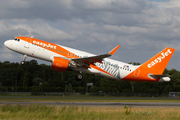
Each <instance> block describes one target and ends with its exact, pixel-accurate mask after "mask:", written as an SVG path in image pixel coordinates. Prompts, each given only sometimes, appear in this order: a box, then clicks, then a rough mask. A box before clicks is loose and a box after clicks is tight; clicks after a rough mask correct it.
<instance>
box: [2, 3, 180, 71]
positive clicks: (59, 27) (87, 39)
mask: <svg viewBox="0 0 180 120" xmlns="http://www.w3.org/2000/svg"><path fill="white" fill-rule="evenodd" d="M179 11H180V1H179V0H0V61H1V62H3V61H10V62H20V61H22V59H23V56H22V55H21V54H18V53H15V52H13V51H10V50H9V49H7V48H5V46H4V41H5V40H8V39H13V38H14V37H16V36H27V37H31V36H33V37H34V38H37V39H41V40H45V41H48V42H53V43H57V44H60V45H63V46H67V47H72V48H75V49H79V50H83V51H86V52H90V53H93V54H97V55H100V54H104V53H107V52H109V51H110V50H111V49H113V48H114V47H115V46H117V45H121V46H120V48H119V49H118V50H117V52H116V53H115V54H114V55H113V56H112V57H111V58H112V59H115V60H119V61H122V62H126V63H129V62H139V63H141V64H142V63H144V62H146V61H147V60H148V59H150V58H151V57H153V56H154V55H156V54H157V53H159V52H160V51H161V50H163V49H164V48H166V47H172V48H175V49H176V51H175V53H174V55H173V56H172V58H171V60H170V62H169V64H168V66H167V69H169V70H170V69H176V70H180V62H179V59H180V12H179ZM31 59H33V58H30V57H29V58H28V59H27V60H31ZM38 62H39V63H45V64H49V63H47V62H45V61H41V60H38Z"/></svg>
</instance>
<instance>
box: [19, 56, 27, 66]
mask: <svg viewBox="0 0 180 120" xmlns="http://www.w3.org/2000/svg"><path fill="white" fill-rule="evenodd" d="M26 58H27V55H24V56H23V61H21V63H20V64H21V65H23V64H24V62H25V60H26Z"/></svg>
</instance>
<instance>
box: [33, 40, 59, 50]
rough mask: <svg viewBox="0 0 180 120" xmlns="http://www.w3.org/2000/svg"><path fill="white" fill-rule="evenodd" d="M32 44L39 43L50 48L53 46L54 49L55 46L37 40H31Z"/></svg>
mask: <svg viewBox="0 0 180 120" xmlns="http://www.w3.org/2000/svg"><path fill="white" fill-rule="evenodd" d="M33 44H36V45H41V46H43V47H50V48H53V49H56V46H55V45H51V44H50V43H49V44H46V43H43V42H39V41H35V40H34V41H33Z"/></svg>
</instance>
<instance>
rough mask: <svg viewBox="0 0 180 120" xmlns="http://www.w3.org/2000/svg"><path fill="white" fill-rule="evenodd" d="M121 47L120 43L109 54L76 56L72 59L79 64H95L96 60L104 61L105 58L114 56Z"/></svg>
mask: <svg viewBox="0 0 180 120" xmlns="http://www.w3.org/2000/svg"><path fill="white" fill-rule="evenodd" d="M119 47H120V45H118V46H116V47H115V48H114V49H112V50H111V51H110V52H109V53H107V54H102V55H97V56H91V57H84V58H74V59H71V60H72V61H74V62H76V63H77V64H78V66H84V65H86V66H87V65H88V66H89V64H94V63H96V62H99V63H102V61H103V59H104V58H107V57H110V56H112V55H113V54H114V53H115V52H116V51H117V49H118V48H119Z"/></svg>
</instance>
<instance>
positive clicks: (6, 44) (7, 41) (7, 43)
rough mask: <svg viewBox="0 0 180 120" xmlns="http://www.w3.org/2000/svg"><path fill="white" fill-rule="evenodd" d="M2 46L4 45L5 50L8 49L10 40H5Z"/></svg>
mask: <svg viewBox="0 0 180 120" xmlns="http://www.w3.org/2000/svg"><path fill="white" fill-rule="evenodd" d="M4 45H5V46H6V47H7V48H9V47H10V45H11V42H10V40H6V41H5V42H4Z"/></svg>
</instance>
